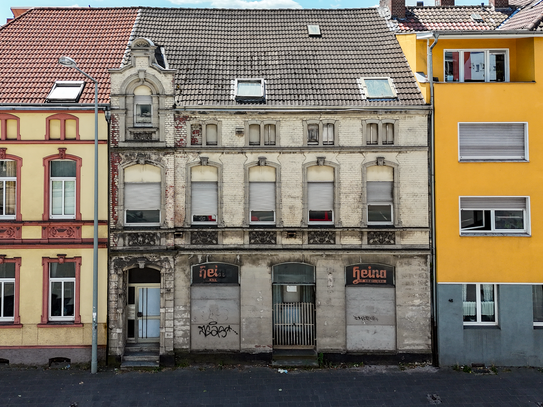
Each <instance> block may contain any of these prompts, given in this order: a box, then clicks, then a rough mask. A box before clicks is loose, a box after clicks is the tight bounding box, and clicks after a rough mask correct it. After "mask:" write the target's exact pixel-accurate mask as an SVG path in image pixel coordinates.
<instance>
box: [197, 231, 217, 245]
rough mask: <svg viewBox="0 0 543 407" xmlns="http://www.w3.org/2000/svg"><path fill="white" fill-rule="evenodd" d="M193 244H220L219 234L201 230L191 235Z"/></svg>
mask: <svg viewBox="0 0 543 407" xmlns="http://www.w3.org/2000/svg"><path fill="white" fill-rule="evenodd" d="M190 243H191V244H206V245H209V244H218V243H219V233H218V232H214V231H207V230H200V231H197V232H191V233H190Z"/></svg>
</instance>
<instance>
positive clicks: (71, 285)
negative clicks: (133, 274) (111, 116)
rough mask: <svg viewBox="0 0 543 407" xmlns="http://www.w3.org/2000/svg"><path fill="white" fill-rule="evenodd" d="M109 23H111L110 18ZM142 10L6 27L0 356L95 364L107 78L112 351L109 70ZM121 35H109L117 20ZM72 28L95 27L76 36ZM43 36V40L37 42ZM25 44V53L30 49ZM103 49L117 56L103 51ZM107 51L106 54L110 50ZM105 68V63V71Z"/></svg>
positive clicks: (1, 97)
mask: <svg viewBox="0 0 543 407" xmlns="http://www.w3.org/2000/svg"><path fill="white" fill-rule="evenodd" d="M108 19H111V21H109V22H108V21H105V22H104V20H108ZM134 19H135V11H134V10H133V9H126V11H125V12H119V13H117V14H116V15H111V16H109V17H108V16H106V15H104V13H103V12H100V10H96V9H88V8H86V9H61V8H59V9H53V10H47V9H31V10H29V11H27V12H25V13H23V14H21V15H20V16H18V17H17V18H15V19H14V20H12V21H11V22H9V23H7V24H6V25H4V26H2V27H0V53H1V54H2V55H12V56H16V55H19V54H18V52H19V51H20V50H21V49H24V55H22V56H19V57H14V58H11V59H5V60H4V62H5V63H4V64H3V65H2V67H0V78H1V80H0V359H1V361H2V362H3V363H9V364H38V365H47V364H52V363H55V362H64V363H84V362H89V361H90V360H91V343H92V323H93V252H94V251H93V241H94V240H93V237H94V225H93V223H94V205H95V201H94V169H95V167H94V158H95V155H94V140H95V124H94V120H95V112H94V84H93V82H91V81H89V80H88V79H87V78H85V76H83V75H82V74H81V73H79V72H77V71H76V70H75V69H70V68H66V67H63V66H61V65H59V63H58V62H57V61H58V59H59V57H61V56H63V55H70V56H73V57H74V59H76V61H77V62H78V66H79V68H80V69H81V70H82V71H84V72H86V73H88V74H89V75H90V76H91V77H93V78H96V79H97V80H98V82H99V89H100V94H99V98H98V102H99V112H98V116H99V117H98V143H99V144H98V157H99V166H98V201H97V205H98V225H99V226H98V238H99V239H98V257H97V270H98V290H97V292H98V306H97V311H98V312H97V323H98V328H97V345H98V346H97V347H98V352H97V353H98V356H99V359H101V360H104V358H105V353H106V352H105V350H106V349H105V348H106V344H107V325H106V322H107V317H106V315H107V269H108V267H107V265H108V259H107V254H108V253H107V219H108V150H107V148H108V147H107V140H108V123H107V121H106V120H105V113H106V112H107V111H108V110H109V83H108V78H109V76H108V73H107V69H108V68H111V67H116V66H120V64H121V60H122V57H123V53H124V47H125V46H126V43H127V42H128V38H129V34H130V31H131V27H132V25H133V22H134ZM113 21H115V24H116V25H117V26H120V27H121V29H120V30H119V31H118V32H116V33H109V32H108V31H109V30H108V27H109V26H111V25H112V24H113ZM66 26H69V27H72V28H73V29H74V30H75V31H78V30H79V32H81V31H82V30H83V29H84V30H87V32H88V37H85V38H77V37H74V36H73V32H75V31H73V32H68V31H67V30H63V29H59V28H60V27H66ZM35 38H40V40H39V41H35ZM23 44H24V45H23ZM100 44H105V46H106V47H107V51H108V52H109V53H108V54H107V55H106V54H104V53H103V52H102V50H101V49H100V46H102V45H100ZM100 52H102V54H100ZM96 61H99V62H98V63H97V62H96Z"/></svg>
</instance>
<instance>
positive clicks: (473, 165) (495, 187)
mask: <svg viewBox="0 0 543 407" xmlns="http://www.w3.org/2000/svg"><path fill="white" fill-rule="evenodd" d="M542 35H543V32H540V31H539V32H534V31H527V30H522V31H521V30H517V31H511V30H508V31H504V30H500V29H497V30H496V29H494V30H489V31H484V32H477V33H473V32H469V31H464V32H461V31H455V32H450V31H448V32H428V31H426V32H418V33H415V32H412V31H411V32H405V33H399V34H398V35H397V38H398V40H399V42H400V45H401V46H402V48H403V50H404V53H405V55H406V58H407V59H408V61H409V63H410V66H411V68H412V70H413V72H416V73H417V75H416V76H417V79H418V80H419V85H420V87H421V89H422V91H423V94H424V95H425V98H426V101H427V103H429V104H431V103H433V105H434V117H433V121H434V126H433V128H434V134H433V135H432V137H433V142H434V161H435V166H434V168H435V180H434V181H435V182H434V185H435V190H434V192H435V193H434V204H435V212H434V213H435V248H436V251H435V253H436V259H435V263H434V264H435V273H436V274H435V282H436V284H435V304H436V307H435V312H436V316H437V318H436V319H437V345H438V347H437V351H438V357H439V363H440V364H441V365H454V364H481V363H482V364H486V365H490V364H496V365H509V366H526V365H530V366H543V330H542V329H543V285H542V284H543V272H542V269H541V264H542V263H543V220H542V219H541V217H540V213H542V212H543V188H541V185H542V182H543V139H542V138H541V136H540V133H541V129H542V128H543V115H542V114H541V112H542V111H543V109H542V108H543V106H542V102H541V94H542V92H543V36H542ZM429 60H431V62H432V64H431V65H430V64H428V63H427V62H428V61H429ZM430 78H433V80H432V81H430V80H429V79H430ZM432 87H433V90H432ZM432 99H433V100H432Z"/></svg>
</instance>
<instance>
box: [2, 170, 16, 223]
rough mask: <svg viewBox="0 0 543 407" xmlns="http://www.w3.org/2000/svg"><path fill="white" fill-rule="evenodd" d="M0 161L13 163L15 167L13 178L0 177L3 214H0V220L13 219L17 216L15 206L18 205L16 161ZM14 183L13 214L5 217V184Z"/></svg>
mask: <svg viewBox="0 0 543 407" xmlns="http://www.w3.org/2000/svg"><path fill="white" fill-rule="evenodd" d="M0 161H10V162H12V163H14V165H15V176H14V177H0V183H1V184H2V187H3V188H2V191H3V194H2V196H0V200H2V204H3V212H2V213H0V219H15V218H16V216H17V205H18V202H17V161H15V160H0ZM12 181H14V182H15V190H14V193H15V196H14V198H13V199H14V200H15V213H14V214H13V215H6V214H5V211H6V182H12Z"/></svg>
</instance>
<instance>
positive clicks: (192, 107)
mask: <svg viewBox="0 0 543 407" xmlns="http://www.w3.org/2000/svg"><path fill="white" fill-rule="evenodd" d="M430 109H431V107H430V106H428V105H412V106H411V105H410V106H360V107H348V108H345V107H336V106H304V107H294V106H293V107H285V106H281V107H279V106H278V107H273V106H266V105H262V106H248V105H237V106H229V107H224V106H209V105H188V106H182V107H177V108H175V109H173V110H174V111H175V113H182V112H186V111H195V110H197V111H206V112H225V113H228V112H232V113H243V112H249V111H254V112H258V113H266V112H268V111H270V112H274V113H304V112H365V111H376V110H382V111H388V112H390V111H394V112H401V111H406V110H430Z"/></svg>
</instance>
